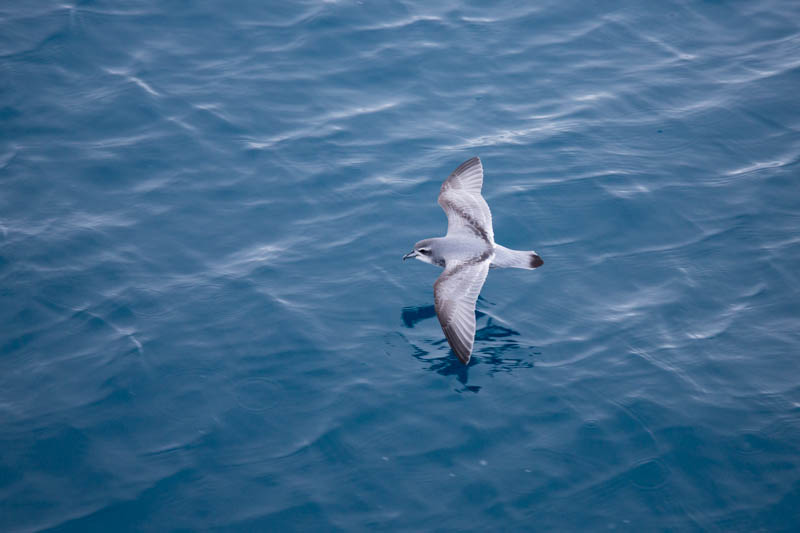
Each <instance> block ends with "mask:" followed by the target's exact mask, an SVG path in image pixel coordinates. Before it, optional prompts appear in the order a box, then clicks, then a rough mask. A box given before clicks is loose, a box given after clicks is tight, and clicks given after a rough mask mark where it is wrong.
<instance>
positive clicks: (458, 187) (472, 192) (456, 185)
mask: <svg viewBox="0 0 800 533" xmlns="http://www.w3.org/2000/svg"><path fill="white" fill-rule="evenodd" d="M482 187H483V165H482V164H481V160H480V159H479V158H477V157H473V158H472V159H470V160H468V161H465V162H463V163H461V165H459V167H458V168H457V169H455V170H454V171H453V173H452V174H450V176H449V177H448V178H447V179H446V180H445V181H444V183H443V184H442V188H441V191H440V192H439V205H440V206H442V209H444V212H445V214H446V215H447V235H449V236H451V235H459V234H461V235H464V234H467V235H475V236H477V237H479V238H481V239H483V240H484V241H486V242H487V243H489V244H494V230H493V229H492V212H491V211H490V210H489V206H488V205H487V204H486V200H484V199H483V196H481V188H482Z"/></svg>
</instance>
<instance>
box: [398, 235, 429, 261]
mask: <svg viewBox="0 0 800 533" xmlns="http://www.w3.org/2000/svg"><path fill="white" fill-rule="evenodd" d="M433 241H434V239H425V240H424V241H419V242H418V243H417V244H415V245H414V249H413V250H411V251H410V252H408V253H407V254H406V255H404V256H403V261H405V260H406V259H411V258H412V257H413V258H414V259H419V260H420V261H422V262H423V263H431V264H436V263H435V261H434V254H433V247H434V242H433Z"/></svg>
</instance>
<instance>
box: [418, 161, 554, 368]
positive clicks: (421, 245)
mask: <svg viewBox="0 0 800 533" xmlns="http://www.w3.org/2000/svg"><path fill="white" fill-rule="evenodd" d="M482 188H483V164H482V163H481V160H480V158H479V157H473V158H472V159H469V160H467V161H464V162H463V163H461V164H460V165H459V166H458V168H456V169H455V170H454V171H453V173H452V174H450V176H448V178H447V179H446V180H444V183H443V184H442V187H441V189H440V191H439V205H440V206H441V207H442V209H444V212H445V214H446V215H447V234H446V235H445V236H444V237H433V238H430V239H423V240H421V241H419V242H417V243H416V244H415V245H414V249H413V250H412V251H411V252H409V253H407V254H405V255H404V256H403V261H405V260H406V259H412V258H413V259H417V260H419V261H422V262H423V263H429V264H432V265H435V266H438V267H441V268H443V269H444V271H443V272H442V273H441V275H439V277H438V278H437V279H436V282H435V283H434V284H433V300H434V304H435V305H434V307H435V309H436V316H437V317H438V318H439V324H440V325H441V326H442V331H443V332H444V336H445V337H446V338H447V342H448V344H449V345H450V348H452V350H453V352H454V353H455V354H456V356H457V357H458V358H459V360H461V362H462V363H464V364H465V365H467V364H469V360H470V357H471V356H472V347H473V344H474V341H475V302H476V301H477V300H478V295H479V294H480V292H481V288H482V287H483V283H484V282H485V281H486V276H487V275H488V273H489V269H490V268H523V269H527V270H533V269H535V268H539V267H540V266H542V265H543V264H544V261H543V260H542V258H541V257H540V256H539V254H537V253H536V252H534V251H532V250H529V251H521V250H512V249H510V248H506V247H505V246H502V245H500V244H497V243H496V242H495V241H494V229H493V228H492V213H491V211H490V210H489V205H488V204H487V203H486V200H484V198H483V196H481V189H482Z"/></svg>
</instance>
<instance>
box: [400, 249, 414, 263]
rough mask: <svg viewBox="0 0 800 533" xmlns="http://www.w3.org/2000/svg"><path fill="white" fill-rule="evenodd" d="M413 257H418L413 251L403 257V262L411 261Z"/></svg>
mask: <svg viewBox="0 0 800 533" xmlns="http://www.w3.org/2000/svg"><path fill="white" fill-rule="evenodd" d="M411 257H417V252H416V251H415V250H411V251H410V252H408V253H407V254H406V255H404V256H403V261H405V260H406V259H409V258H411Z"/></svg>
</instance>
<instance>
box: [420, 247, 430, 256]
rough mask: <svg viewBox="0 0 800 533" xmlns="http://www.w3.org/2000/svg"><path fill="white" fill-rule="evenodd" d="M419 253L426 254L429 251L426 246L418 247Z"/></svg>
mask: <svg viewBox="0 0 800 533" xmlns="http://www.w3.org/2000/svg"><path fill="white" fill-rule="evenodd" d="M419 253H421V254H422V255H428V254H429V253H431V251H430V250H428V249H427V248H420V249H419Z"/></svg>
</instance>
